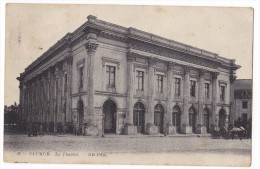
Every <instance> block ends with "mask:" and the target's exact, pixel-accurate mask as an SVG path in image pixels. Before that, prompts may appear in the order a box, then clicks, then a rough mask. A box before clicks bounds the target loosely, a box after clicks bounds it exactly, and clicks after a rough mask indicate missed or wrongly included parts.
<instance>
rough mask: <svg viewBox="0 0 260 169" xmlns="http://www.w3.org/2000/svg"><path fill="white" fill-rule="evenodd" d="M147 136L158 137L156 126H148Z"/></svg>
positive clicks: (149, 124)
mask: <svg viewBox="0 0 260 169" xmlns="http://www.w3.org/2000/svg"><path fill="white" fill-rule="evenodd" d="M146 134H148V135H157V134H158V127H157V126H155V125H154V124H151V123H148V124H147V125H146Z"/></svg>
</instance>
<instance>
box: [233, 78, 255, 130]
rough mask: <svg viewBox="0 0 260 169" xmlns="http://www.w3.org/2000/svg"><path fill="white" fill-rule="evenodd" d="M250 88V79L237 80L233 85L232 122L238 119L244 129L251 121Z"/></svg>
mask: <svg viewBox="0 0 260 169" xmlns="http://www.w3.org/2000/svg"><path fill="white" fill-rule="evenodd" d="M252 87H253V84H252V79H238V80H236V82H235V84H234V89H235V90H234V95H235V111H234V112H235V114H234V121H237V120H238V119H239V118H240V119H241V122H242V125H243V126H244V127H246V125H247V123H248V121H251V120H252V103H253V102H252Z"/></svg>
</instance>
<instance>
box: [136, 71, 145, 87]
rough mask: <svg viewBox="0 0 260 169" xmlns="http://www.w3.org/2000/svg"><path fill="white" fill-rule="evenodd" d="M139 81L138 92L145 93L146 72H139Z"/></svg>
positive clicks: (137, 77) (137, 75)
mask: <svg viewBox="0 0 260 169" xmlns="http://www.w3.org/2000/svg"><path fill="white" fill-rule="evenodd" d="M136 79H137V89H136V90H137V91H144V72H143V71H137V74H136Z"/></svg>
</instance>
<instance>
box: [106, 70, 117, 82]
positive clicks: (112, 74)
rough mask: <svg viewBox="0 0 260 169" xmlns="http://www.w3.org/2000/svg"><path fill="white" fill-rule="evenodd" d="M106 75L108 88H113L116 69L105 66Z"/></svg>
mask: <svg viewBox="0 0 260 169" xmlns="http://www.w3.org/2000/svg"><path fill="white" fill-rule="evenodd" d="M106 75H107V85H108V87H115V78H116V76H115V75H116V67H115V66H109V65H107V66H106Z"/></svg>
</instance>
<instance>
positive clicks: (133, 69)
mask: <svg viewBox="0 0 260 169" xmlns="http://www.w3.org/2000/svg"><path fill="white" fill-rule="evenodd" d="M239 67H240V66H238V65H236V64H235V60H229V59H226V58H223V57H220V56H218V55H217V54H215V53H212V52H208V51H205V50H202V49H198V48H194V47H191V46H188V45H185V44H182V43H179V42H175V41H172V40H169V39H166V38H162V37H159V36H157V35H153V34H150V33H146V32H143V31H140V30H137V29H134V28H125V27H121V26H118V25H115V24H112V23H108V22H105V21H102V20H99V19H97V18H96V17H94V16H91V15H90V16H88V21H87V22H86V23H84V24H83V25H82V26H81V27H79V28H78V29H77V30H75V31H74V32H73V33H68V34H66V35H65V36H64V37H63V38H62V39H61V40H60V41H58V42H57V43H56V44H54V46H52V47H51V48H50V49H49V50H48V51H46V52H45V53H44V54H43V55H42V56H40V57H39V58H38V59H37V60H36V61H34V62H33V63H32V64H31V65H29V66H28V67H27V68H26V69H25V71H24V72H23V73H21V75H20V77H18V80H19V81H20V104H21V105H22V107H23V112H22V113H23V117H24V118H23V122H24V123H26V122H40V123H43V124H44V126H46V130H49V131H54V132H59V131H60V130H63V131H68V130H69V128H72V126H79V128H80V132H81V133H83V134H85V135H101V134H102V133H103V132H105V133H116V134H137V133H145V134H151V135H152V134H158V133H165V134H176V133H184V134H186V133H206V132H209V131H210V127H211V126H217V127H218V126H219V125H226V124H227V123H228V120H230V119H234V117H233V114H232V106H233V104H234V94H233V93H234V92H232V91H233V88H234V80H235V77H236V76H235V72H236V70H237V69H238V68H239Z"/></svg>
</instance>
